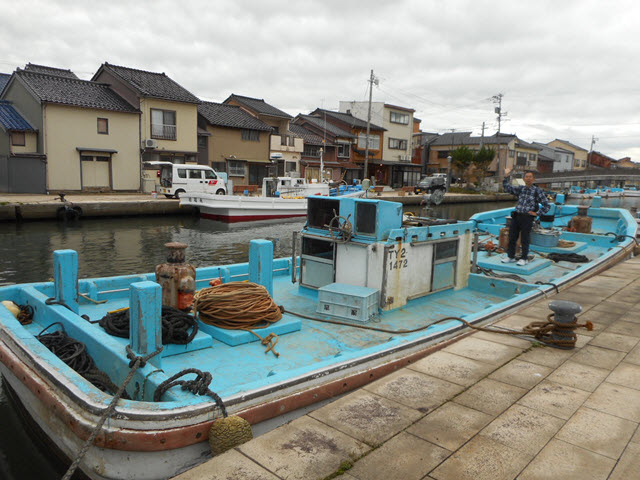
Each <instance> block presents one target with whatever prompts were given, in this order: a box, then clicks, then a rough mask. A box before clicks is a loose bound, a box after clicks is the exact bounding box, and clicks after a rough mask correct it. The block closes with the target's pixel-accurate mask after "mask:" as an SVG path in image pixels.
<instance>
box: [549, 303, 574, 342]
mask: <svg viewBox="0 0 640 480" xmlns="http://www.w3.org/2000/svg"><path fill="white" fill-rule="evenodd" d="M549 308H550V309H551V311H552V312H553V313H554V316H553V317H554V318H553V321H554V322H556V323H557V324H560V325H557V326H556V328H554V330H553V332H552V333H551V340H552V343H555V344H556V345H555V346H556V347H558V348H562V349H564V350H571V349H572V348H574V347H575V340H576V336H575V333H574V331H573V330H574V329H575V327H576V326H577V325H576V324H577V318H576V315H577V314H578V313H580V312H581V311H582V307H581V306H580V305H579V304H577V303H575V302H569V301H567V300H553V301H552V302H550V303H549ZM567 343H571V344H572V345H567Z"/></svg>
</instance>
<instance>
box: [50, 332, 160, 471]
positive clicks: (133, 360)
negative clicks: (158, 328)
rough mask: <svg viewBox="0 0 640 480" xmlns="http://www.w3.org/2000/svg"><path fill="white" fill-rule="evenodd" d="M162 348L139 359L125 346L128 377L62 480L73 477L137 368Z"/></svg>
mask: <svg viewBox="0 0 640 480" xmlns="http://www.w3.org/2000/svg"><path fill="white" fill-rule="evenodd" d="M162 348H163V347H160V348H158V349H157V350H156V351H155V352H152V353H150V354H149V355H145V356H142V357H140V356H137V355H136V354H135V353H133V350H131V348H130V347H129V345H127V346H126V351H127V358H128V359H129V360H130V362H129V368H130V369H131V370H130V371H129V375H127V378H125V380H124V382H123V383H122V385H121V386H120V388H119V389H118V391H117V392H116V394H115V395H114V396H113V398H112V399H111V403H109V406H108V407H107V409H106V410H105V411H104V413H103V414H102V415H101V416H100V419H99V420H98V423H97V424H96V426H95V428H94V429H93V431H92V432H91V435H89V438H87V440H86V441H85V442H84V445H83V446H82V448H81V449H80V451H79V452H78V455H77V456H76V458H75V460H74V461H73V463H72V464H71V465H69V468H68V469H67V472H66V473H65V474H64V477H62V480H69V479H70V478H71V477H72V476H73V474H74V472H75V471H76V470H77V468H78V466H79V465H80V462H81V461H82V459H83V458H84V456H85V455H86V454H87V452H88V451H89V448H91V445H93V442H94V441H95V439H96V437H97V436H98V433H99V432H100V430H102V426H103V425H104V422H106V421H107V418H109V417H110V416H111V414H112V413H113V411H114V410H115V408H116V405H117V403H118V401H119V400H120V398H121V397H123V394H124V393H125V388H127V385H129V382H130V381H131V379H132V378H133V376H134V375H135V373H136V371H137V370H138V368H143V367H144V366H145V365H146V364H147V361H148V360H149V359H150V358H152V357H155V356H156V355H158V354H159V353H160V352H162Z"/></svg>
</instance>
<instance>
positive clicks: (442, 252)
mask: <svg viewBox="0 0 640 480" xmlns="http://www.w3.org/2000/svg"><path fill="white" fill-rule="evenodd" d="M435 247H436V251H435V254H434V257H433V259H434V260H444V259H445V258H454V257H456V255H457V253H458V240H450V241H447V242H438V243H436V244H435Z"/></svg>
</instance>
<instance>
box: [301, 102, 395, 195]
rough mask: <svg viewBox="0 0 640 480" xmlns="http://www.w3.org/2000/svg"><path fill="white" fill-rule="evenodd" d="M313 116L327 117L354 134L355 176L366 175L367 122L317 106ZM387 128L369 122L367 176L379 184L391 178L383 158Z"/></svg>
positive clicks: (329, 121) (352, 152)
mask: <svg viewBox="0 0 640 480" xmlns="http://www.w3.org/2000/svg"><path fill="white" fill-rule="evenodd" d="M310 115H311V116H314V117H318V118H322V120H323V123H324V121H325V119H326V123H327V125H329V124H330V125H333V126H335V127H338V128H339V129H340V130H343V131H345V132H347V133H349V134H351V135H352V136H353V138H354V139H355V143H354V144H352V146H351V162H352V163H354V164H356V165H358V167H359V168H358V170H355V172H354V173H353V175H354V177H353V178H360V179H361V178H363V177H364V163H365V157H366V148H367V122H366V121H364V120H361V119H359V118H357V117H355V116H353V115H352V114H351V113H343V112H334V111H331V110H325V109H322V108H316V109H315V110H314V111H313V112H311V113H310ZM384 132H385V129H384V128H383V127H380V126H378V125H376V124H374V123H370V124H369V160H368V165H367V170H368V172H367V176H368V177H370V178H371V177H373V178H374V179H375V181H376V183H378V184H387V183H388V181H389V179H390V178H391V174H390V171H389V167H388V165H387V162H385V161H384V160H383V159H382V145H383V144H384Z"/></svg>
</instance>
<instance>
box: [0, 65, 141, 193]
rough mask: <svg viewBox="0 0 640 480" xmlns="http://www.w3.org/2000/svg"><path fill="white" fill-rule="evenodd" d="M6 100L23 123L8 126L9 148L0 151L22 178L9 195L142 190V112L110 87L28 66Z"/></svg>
mask: <svg viewBox="0 0 640 480" xmlns="http://www.w3.org/2000/svg"><path fill="white" fill-rule="evenodd" d="M2 100H3V101H5V102H8V103H5V106H4V109H5V111H7V110H8V109H9V107H11V108H12V109H13V110H15V111H16V112H18V113H19V114H20V116H21V117H22V118H23V119H24V121H25V122H26V124H24V125H22V130H20V129H18V130H16V129H13V130H11V129H10V132H11V135H10V136H11V145H10V146H9V148H8V149H7V148H6V147H5V148H3V151H0V155H3V154H4V155H6V156H8V160H7V169H8V173H9V178H10V181H11V178H14V179H15V178H17V177H16V175H20V179H19V180H14V181H12V183H13V184H12V185H9V190H12V191H15V190H16V189H19V190H22V191H24V190H25V185H29V190H28V191H30V192H34V193H36V192H37V193H43V192H49V191H65V192H66V191H118V190H119V191H137V190H139V189H140V161H139V158H140V154H139V145H140V135H139V129H138V128H139V122H140V112H139V110H138V109H137V108H135V107H134V106H132V105H131V104H130V103H128V102H127V101H126V100H125V99H124V98H122V97H121V96H120V95H118V94H117V93H116V92H115V91H113V90H112V89H111V88H109V86H108V85H106V84H103V83H98V82H93V81H86V80H80V79H78V78H77V77H76V76H75V75H74V74H73V72H71V71H69V70H63V69H57V68H53V67H45V66H41V65H33V64H28V65H27V66H26V67H25V68H24V69H17V70H16V71H15V72H14V73H13V74H12V76H11V79H10V80H9V82H8V83H7V85H6V86H5V88H4V90H3V92H2ZM27 124H28V125H29V127H27V126H26V125H27ZM21 144H22V145H21ZM11 175H13V177H11Z"/></svg>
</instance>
